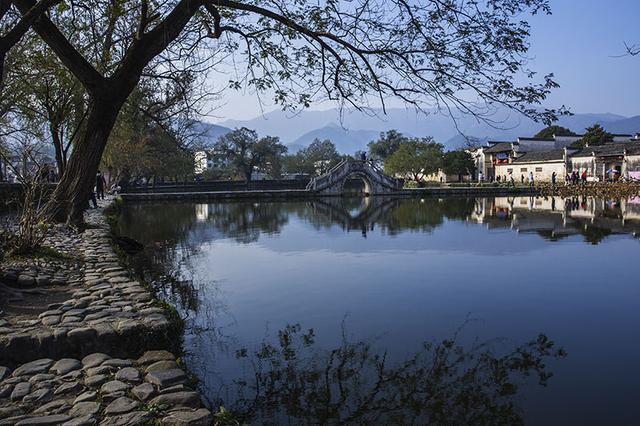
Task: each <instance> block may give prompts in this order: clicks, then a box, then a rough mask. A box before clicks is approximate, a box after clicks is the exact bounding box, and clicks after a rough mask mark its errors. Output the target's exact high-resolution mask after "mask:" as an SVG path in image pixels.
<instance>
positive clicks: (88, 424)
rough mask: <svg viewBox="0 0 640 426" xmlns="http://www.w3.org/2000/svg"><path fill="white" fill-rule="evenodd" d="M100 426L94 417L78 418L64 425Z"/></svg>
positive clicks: (63, 425)
mask: <svg viewBox="0 0 640 426" xmlns="http://www.w3.org/2000/svg"><path fill="white" fill-rule="evenodd" d="M96 424H98V422H97V421H96V419H95V417H94V416H92V415H88V416H84V417H78V418H75V419H71V420H69V421H68V422H65V423H63V424H62V426H93V425H96Z"/></svg>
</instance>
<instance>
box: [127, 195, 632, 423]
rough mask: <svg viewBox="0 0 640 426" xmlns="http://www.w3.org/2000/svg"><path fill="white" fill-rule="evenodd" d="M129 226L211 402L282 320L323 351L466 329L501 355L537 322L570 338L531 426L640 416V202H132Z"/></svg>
mask: <svg viewBox="0 0 640 426" xmlns="http://www.w3.org/2000/svg"><path fill="white" fill-rule="evenodd" d="M119 226H120V231H121V233H122V234H124V235H127V236H130V237H132V238H135V239H137V240H139V241H140V242H143V243H144V244H145V245H146V246H147V249H145V251H144V252H143V253H142V254H140V255H138V256H137V262H138V266H139V267H140V268H141V270H143V272H144V273H145V274H146V275H147V277H148V279H150V280H151V281H153V282H154V284H155V285H156V286H157V287H158V289H159V290H160V292H161V293H162V294H163V295H164V297H165V298H166V299H167V300H169V301H170V302H172V303H173V304H174V305H175V306H177V307H178V309H179V311H180V312H181V313H182V314H183V315H185V316H186V317H187V332H186V336H185V349H186V350H187V351H188V356H187V362H188V365H189V367H190V368H191V369H192V370H193V371H194V372H195V373H196V374H197V375H198V376H199V378H200V379H201V386H202V390H203V391H204V392H205V394H206V395H207V397H208V398H210V399H211V400H212V401H214V400H218V399H221V400H222V401H223V402H224V403H225V405H228V406H232V405H233V404H234V401H237V400H238V399H239V397H238V385H237V381H238V380H240V379H246V380H251V378H253V377H254V371H253V370H252V369H253V368H254V367H253V366H252V364H251V362H250V361H248V359H246V358H244V359H243V360H238V359H236V356H235V355H236V351H237V350H238V349H240V348H249V349H250V350H252V349H258V348H259V344H260V342H263V341H277V337H278V330H281V329H283V328H284V327H285V326H286V325H287V324H295V323H299V324H300V325H301V327H302V328H303V329H308V328H313V330H314V333H315V342H316V344H315V345H314V347H317V348H320V349H323V348H324V349H328V348H335V347H337V346H340V344H341V341H342V339H343V336H344V337H345V338H346V339H347V340H350V341H360V340H366V341H367V342H369V343H370V344H371V345H372V347H373V348H374V349H375V351H377V352H378V353H384V352H386V353H387V356H388V360H389V361H388V362H389V363H390V364H392V363H399V362H401V361H402V360H405V359H407V358H408V357H411V356H412V354H415V353H416V351H419V350H420V347H421V343H422V342H425V341H434V342H438V341H440V340H442V339H445V338H451V337H452V336H454V335H456V332H457V330H459V329H461V330H459V331H458V333H457V341H458V342H460V344H462V345H463V346H465V347H472V346H473V345H474V342H491V350H492V351H494V352H495V353H507V352H508V351H510V350H513V348H515V347H516V346H518V345H520V344H523V343H525V342H527V341H529V340H531V339H533V338H535V337H536V336H537V335H538V334H539V333H544V334H545V335H547V336H548V337H549V338H550V339H552V340H553V341H554V342H555V343H556V344H557V345H559V346H562V347H563V348H564V349H566V351H567V353H568V356H567V357H566V358H563V359H548V360H546V361H545V362H546V366H547V369H548V370H549V371H551V372H552V373H553V374H554V376H553V377H552V378H551V379H550V381H549V384H548V386H547V387H546V388H545V387H540V386H538V385H537V380H536V379H530V380H522V382H521V384H522V386H521V387H520V392H519V393H518V394H517V395H516V396H515V398H514V400H515V402H516V405H517V407H518V409H517V410H518V411H519V412H521V413H523V417H524V419H525V420H526V422H527V423H528V424H569V423H571V424H632V423H635V424H637V421H638V418H640V403H639V401H640V362H639V360H640V339H639V338H638V337H639V334H638V329H639V328H638V327H639V326H640V310H639V309H638V308H639V304H640V297H639V296H640V280H639V279H638V272H639V270H638V261H639V259H640V257H639V254H640V241H639V240H638V235H640V234H639V232H640V200H638V199H636V200H629V201H605V200H594V199H573V200H562V199H559V198H556V199H551V198H547V199H543V198H538V199H534V198H526V197H522V198H506V197H505V198H482V199H444V200H438V199H425V200H420V199H402V200H398V199H385V198H376V197H373V198H367V199H357V198H354V199H324V200H317V201H305V202H264V201H257V200H256V201H254V202H231V203H214V204H139V205H125V207H124V209H123V212H122V216H121V221H120V225H119ZM253 365H254V366H255V362H254V364H253ZM403 380H404V379H403ZM292 423H296V422H295V421H293V422H292Z"/></svg>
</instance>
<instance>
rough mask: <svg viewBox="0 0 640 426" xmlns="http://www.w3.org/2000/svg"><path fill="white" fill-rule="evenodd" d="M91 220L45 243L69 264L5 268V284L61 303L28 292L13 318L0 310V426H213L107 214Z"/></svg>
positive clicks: (1, 274)
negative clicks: (115, 244)
mask: <svg viewBox="0 0 640 426" xmlns="http://www.w3.org/2000/svg"><path fill="white" fill-rule="evenodd" d="M85 220H86V221H87V223H88V224H89V229H87V230H85V231H84V232H83V233H81V234H79V233H76V232H73V231H70V230H68V229H66V228H56V229H55V231H54V232H52V233H51V234H52V235H51V236H50V237H49V238H48V240H47V242H46V245H47V246H49V247H53V248H55V249H56V250H58V251H59V252H61V253H64V254H65V255H67V256H68V257H69V259H67V265H71V266H68V267H67V268H65V267H64V265H65V261H64V260H60V261H59V262H55V261H44V262H42V263H40V262H38V263H37V264H36V262H32V263H31V264H30V263H29V262H26V263H25V262H22V263H21V262H13V263H11V264H10V265H9V267H8V268H7V267H6V266H7V264H4V265H2V266H3V268H2V270H1V271H0V282H3V283H5V284H8V285H9V286H11V285H14V286H16V287H17V288H25V287H26V288H33V287H35V290H37V292H41V293H37V292H36V293H37V294H44V295H45V296H47V295H55V297H57V298H58V299H59V301H56V302H55V303H49V304H45V305H41V304H39V303H38V302H41V301H42V300H41V299H42V298H41V299H37V296H36V293H33V295H32V293H24V296H23V297H24V300H23V301H22V302H21V303H22V305H23V307H24V309H22V311H20V310H19V309H18V308H16V306H14V305H11V303H10V302H9V304H8V305H9V307H11V308H13V310H14V313H13V314H7V313H6V312H4V313H3V312H1V311H0V426H2V425H20V426H25V425H66V426H72V425H97V424H100V425H114V426H115V425H123V426H124V425H146V424H166V425H193V426H198V425H211V424H212V422H213V419H212V416H211V412H210V411H209V410H208V409H206V408H204V407H203V405H202V402H201V398H200V395H199V394H198V392H196V391H195V390H194V387H193V386H192V383H190V380H189V378H188V376H187V375H186V374H185V372H184V371H183V370H182V369H181V368H180V367H179V366H178V363H177V362H176V358H175V356H174V355H173V354H171V353H170V352H167V351H166V350H163V349H166V348H171V347H174V345H175V340H176V339H177V338H179V336H175V335H174V336H172V335H171V333H172V332H174V330H173V329H172V325H171V323H170V322H169V320H168V319H167V317H166V315H165V311H164V310H163V308H161V307H160V306H158V304H157V302H156V301H155V300H154V299H153V298H152V295H151V294H150V293H149V291H147V289H145V288H144V286H142V284H140V283H139V282H138V281H136V280H135V279H133V278H132V277H131V275H130V273H129V271H127V270H126V269H125V268H123V267H122V266H121V265H120V263H119V260H118V257H117V255H116V253H115V252H114V250H113V248H112V246H111V239H110V232H109V227H108V225H107V223H106V220H105V218H104V215H103V213H102V209H98V210H89V211H88V212H87V214H86V217H85ZM69 260H70V262H69ZM20 297H22V296H20ZM50 299H51V298H50ZM44 300H46V297H45V298H44ZM5 302H6V301H5ZM27 308H28V309H27ZM18 311H19V313H16V312H18ZM140 354H142V356H141V357H139V358H137V359H135V358H136V357H137V356H139V355H140Z"/></svg>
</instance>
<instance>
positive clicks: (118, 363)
mask: <svg viewBox="0 0 640 426" xmlns="http://www.w3.org/2000/svg"><path fill="white" fill-rule="evenodd" d="M102 365H103V366H109V367H118V368H122V367H131V365H132V363H131V361H129V360H128V359H120V358H112V359H108V360H106V361H105V362H103V363H102Z"/></svg>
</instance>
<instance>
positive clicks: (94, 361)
mask: <svg viewBox="0 0 640 426" xmlns="http://www.w3.org/2000/svg"><path fill="white" fill-rule="evenodd" d="M110 358H111V357H110V356H109V355H107V354H103V353H100V352H96V353H94V354H91V355H87V356H85V357H84V358H82V365H83V367H84V368H85V369H87V368H92V367H97V366H99V365H100V364H102V363H103V362H105V361H106V360H108V359H110Z"/></svg>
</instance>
